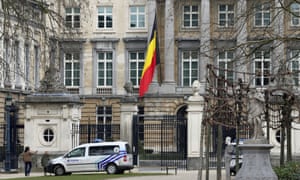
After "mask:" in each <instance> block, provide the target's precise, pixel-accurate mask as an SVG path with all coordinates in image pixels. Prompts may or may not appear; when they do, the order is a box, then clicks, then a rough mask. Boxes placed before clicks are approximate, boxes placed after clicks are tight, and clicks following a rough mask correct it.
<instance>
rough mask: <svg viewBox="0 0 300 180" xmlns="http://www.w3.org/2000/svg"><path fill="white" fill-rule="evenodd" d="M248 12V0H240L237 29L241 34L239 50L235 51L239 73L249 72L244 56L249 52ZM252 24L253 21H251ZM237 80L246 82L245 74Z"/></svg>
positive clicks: (238, 44) (238, 36)
mask: <svg viewBox="0 0 300 180" xmlns="http://www.w3.org/2000/svg"><path fill="white" fill-rule="evenodd" d="M246 12H247V0H238V1H237V17H238V20H237V23H236V24H237V29H238V31H237V32H239V33H238V34H237V38H236V41H237V47H238V48H237V50H236V51H235V53H236V57H237V59H239V61H237V66H236V67H238V69H237V71H239V72H247V71H246V65H245V64H244V63H245V62H247V56H246V55H245V54H244V53H245V51H248V49H246V47H245V44H247V37H248V33H247V19H246V18H247V16H245V13H246ZM250 22H251V23H252V21H250ZM237 79H242V80H243V81H246V79H245V77H244V74H243V73H237Z"/></svg>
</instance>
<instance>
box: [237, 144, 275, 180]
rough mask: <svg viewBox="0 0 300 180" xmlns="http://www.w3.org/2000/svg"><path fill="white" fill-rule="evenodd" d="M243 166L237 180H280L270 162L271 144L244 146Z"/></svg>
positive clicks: (242, 148)
mask: <svg viewBox="0 0 300 180" xmlns="http://www.w3.org/2000/svg"><path fill="white" fill-rule="evenodd" d="M239 147H240V148H241V150H242V152H243V165H242V167H241V169H240V170H239V171H238V173H237V175H236V178H235V179H236V180H248V179H253V180H278V177H277V175H276V174H275V172H274V171H273V169H272V166H271V162H270V149H271V148H273V145H270V144H255V143H253V144H242V145H240V146H239Z"/></svg>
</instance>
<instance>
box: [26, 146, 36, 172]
mask: <svg viewBox="0 0 300 180" xmlns="http://www.w3.org/2000/svg"><path fill="white" fill-rule="evenodd" d="M37 152H38V151H35V152H31V151H30V148H29V147H28V146H27V147H25V150H24V153H23V161H24V165H25V168H24V170H25V176H30V171H31V168H32V155H33V154H36V153H37Z"/></svg>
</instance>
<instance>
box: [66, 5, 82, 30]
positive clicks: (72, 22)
mask: <svg viewBox="0 0 300 180" xmlns="http://www.w3.org/2000/svg"><path fill="white" fill-rule="evenodd" d="M65 13H66V19H65V24H66V27H68V28H80V8H78V7H73V8H71V7H70V8H66V9H65Z"/></svg>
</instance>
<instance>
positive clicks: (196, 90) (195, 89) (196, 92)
mask: <svg viewBox="0 0 300 180" xmlns="http://www.w3.org/2000/svg"><path fill="white" fill-rule="evenodd" d="M192 90H193V95H194V96H199V91H200V82H199V81H198V80H195V81H194V82H193V85H192Z"/></svg>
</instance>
